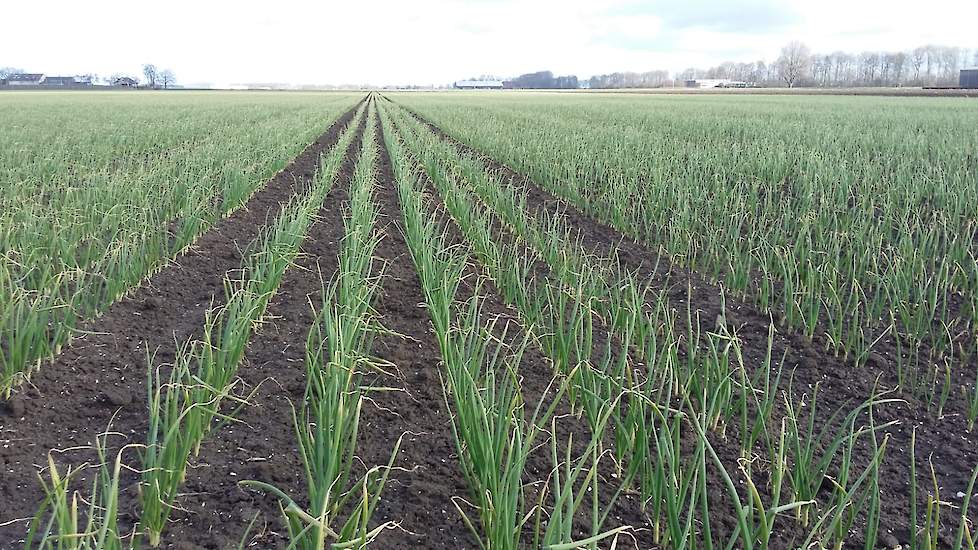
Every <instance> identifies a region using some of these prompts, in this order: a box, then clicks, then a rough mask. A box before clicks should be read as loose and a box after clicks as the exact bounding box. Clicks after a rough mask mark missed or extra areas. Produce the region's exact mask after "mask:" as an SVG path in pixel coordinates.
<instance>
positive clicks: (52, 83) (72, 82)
mask: <svg viewBox="0 0 978 550" xmlns="http://www.w3.org/2000/svg"><path fill="white" fill-rule="evenodd" d="M89 84H90V83H89V82H81V81H79V80H78V79H77V78H75V77H73V76H47V77H44V80H42V81H41V86H48V87H51V88H73V87H76V86H86V85H89Z"/></svg>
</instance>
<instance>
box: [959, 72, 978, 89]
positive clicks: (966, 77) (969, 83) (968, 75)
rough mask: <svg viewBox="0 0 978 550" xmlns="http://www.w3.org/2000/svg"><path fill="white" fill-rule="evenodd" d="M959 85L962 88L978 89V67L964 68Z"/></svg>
mask: <svg viewBox="0 0 978 550" xmlns="http://www.w3.org/2000/svg"><path fill="white" fill-rule="evenodd" d="M958 85H959V86H961V87H962V88H970V89H978V69H963V70H962V71H961V81H960V83H959V84H958Z"/></svg>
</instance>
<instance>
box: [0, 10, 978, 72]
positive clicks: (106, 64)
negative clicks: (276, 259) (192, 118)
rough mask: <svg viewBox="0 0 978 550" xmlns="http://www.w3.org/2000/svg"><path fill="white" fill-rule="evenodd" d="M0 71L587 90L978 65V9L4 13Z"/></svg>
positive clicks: (64, 11)
mask: <svg viewBox="0 0 978 550" xmlns="http://www.w3.org/2000/svg"><path fill="white" fill-rule="evenodd" d="M0 21H2V22H3V26H2V30H0V67H2V66H14V67H18V68H23V69H26V70H29V71H36V72H45V73H48V74H76V73H97V74H101V75H109V74H112V73H116V72H129V73H134V74H138V73H139V68H140V66H141V65H142V64H143V63H146V62H152V63H155V64H156V65H157V66H159V67H161V68H171V69H172V70H173V71H174V72H175V73H176V75H177V78H178V81H179V82H182V83H185V84H194V83H213V84H231V83H244V82H282V83H309V84H329V83H331V84H343V83H358V84H359V83H364V84H366V83H370V84H394V83H397V84H441V83H447V82H451V81H453V80H456V79H460V78H465V77H469V76H473V75H479V74H496V75H500V76H512V75H517V74H520V73H524V72H530V71H536V70H544V69H550V70H553V71H554V72H555V73H560V74H576V75H578V76H581V77H588V76H590V75H592V74H596V73H605V72H613V71H627V70H632V71H645V70H652V69H668V70H670V71H678V70H682V69H684V68H686V67H690V66H703V67H705V66H709V65H714V64H717V63H720V62H722V61H726V60H731V61H753V60H757V59H765V60H772V59H774V58H775V57H776V56H777V53H778V50H779V48H780V47H781V46H782V45H783V44H785V43H786V42H788V41H790V40H795V39H797V40H802V41H804V42H806V43H807V44H809V46H811V47H812V49H813V50H814V51H816V52H818V51H825V52H828V51H833V50H839V49H841V50H849V51H861V50H868V49H873V50H895V49H908V48H912V47H914V46H917V45H921V44H925V43H935V44H945V45H955V46H962V47H966V48H971V49H973V50H978V33H976V32H975V28H976V27H975V25H976V22H978V1H976V0H928V1H926V2H921V1H920V0H914V1H910V0H729V1H722V0H403V1H392V0H358V1H338V0H318V1H303V0H275V1H265V2H257V1H251V0H237V1H208V0H168V1H166V2H142V1H133V0H127V1H119V0H109V1H100V2H77V1H64V0H30V1H17V0H7V1H3V2H2V4H0Z"/></svg>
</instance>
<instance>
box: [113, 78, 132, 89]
mask: <svg viewBox="0 0 978 550" xmlns="http://www.w3.org/2000/svg"><path fill="white" fill-rule="evenodd" d="M112 85H113V86H116V87H118V88H135V87H137V86H139V82H137V81H136V79H135V78H129V77H128V76H122V77H119V78H117V79H115V80H113V81H112Z"/></svg>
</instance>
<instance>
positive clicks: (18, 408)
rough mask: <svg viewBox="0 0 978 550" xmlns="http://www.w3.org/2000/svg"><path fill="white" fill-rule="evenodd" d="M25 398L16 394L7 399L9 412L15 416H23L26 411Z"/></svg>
mask: <svg viewBox="0 0 978 550" xmlns="http://www.w3.org/2000/svg"><path fill="white" fill-rule="evenodd" d="M25 408H26V407H25V405H24V398H23V397H21V396H19V395H15V396H14V397H12V398H10V401H7V406H6V407H5V409H6V411H7V414H9V415H10V416H12V417H14V418H23V417H24V412H25Z"/></svg>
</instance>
